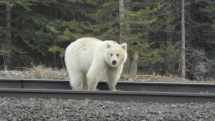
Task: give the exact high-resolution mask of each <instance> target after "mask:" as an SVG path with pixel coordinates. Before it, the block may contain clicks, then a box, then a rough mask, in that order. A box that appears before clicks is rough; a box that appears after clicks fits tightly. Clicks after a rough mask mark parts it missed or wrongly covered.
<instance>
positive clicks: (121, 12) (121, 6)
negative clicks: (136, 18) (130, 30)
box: [119, 0, 125, 40]
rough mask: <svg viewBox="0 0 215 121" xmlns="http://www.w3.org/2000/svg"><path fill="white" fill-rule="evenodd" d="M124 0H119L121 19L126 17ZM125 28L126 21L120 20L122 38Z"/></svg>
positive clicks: (121, 37)
mask: <svg viewBox="0 0 215 121" xmlns="http://www.w3.org/2000/svg"><path fill="white" fill-rule="evenodd" d="M124 16H125V14H124V0H119V17H120V19H122V18H124ZM123 28H124V23H123V22H120V39H121V40H122V39H123Z"/></svg>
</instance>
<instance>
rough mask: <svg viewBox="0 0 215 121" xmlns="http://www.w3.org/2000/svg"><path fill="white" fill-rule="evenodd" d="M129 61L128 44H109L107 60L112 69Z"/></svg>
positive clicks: (106, 53)
mask: <svg viewBox="0 0 215 121" xmlns="http://www.w3.org/2000/svg"><path fill="white" fill-rule="evenodd" d="M126 59H127V44H126V43H123V44H121V45H120V44H118V43H116V44H114V43H107V49H106V52H105V60H106V62H107V63H108V64H109V65H110V66H111V67H117V66H118V65H120V64H124V63H125V61H126Z"/></svg>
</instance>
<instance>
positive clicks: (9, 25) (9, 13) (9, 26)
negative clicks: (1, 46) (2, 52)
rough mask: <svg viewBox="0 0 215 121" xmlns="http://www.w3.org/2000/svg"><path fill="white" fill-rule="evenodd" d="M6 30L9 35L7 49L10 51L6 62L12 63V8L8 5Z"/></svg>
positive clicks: (7, 36) (7, 63)
mask: <svg viewBox="0 0 215 121" xmlns="http://www.w3.org/2000/svg"><path fill="white" fill-rule="evenodd" d="M6 12H7V13H6V30H7V35H6V46H5V48H6V51H8V52H9V54H8V55H6V57H5V64H6V65H10V64H11V58H10V56H11V55H10V53H11V8H10V6H8V5H6Z"/></svg>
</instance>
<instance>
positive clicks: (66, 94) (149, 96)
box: [0, 88, 215, 103]
mask: <svg viewBox="0 0 215 121" xmlns="http://www.w3.org/2000/svg"><path fill="white" fill-rule="evenodd" d="M0 97H1V98H4V97H7V98H43V99H51V98H57V99H75V100H85V99H86V98H87V99H90V100H102V101H118V102H141V103H144V102H157V103H191V102H193V103H208V102H212V103H214V102H215V94H212V93H210V94H200V93H170V92H141V91H116V92H114V91H72V90H56V89H14V88H11V89H9V88H7V89H2V88H0Z"/></svg>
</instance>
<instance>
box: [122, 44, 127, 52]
mask: <svg viewBox="0 0 215 121" xmlns="http://www.w3.org/2000/svg"><path fill="white" fill-rule="evenodd" d="M121 47H122V48H123V49H124V50H125V51H127V44H126V43H123V44H122V45H121Z"/></svg>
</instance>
